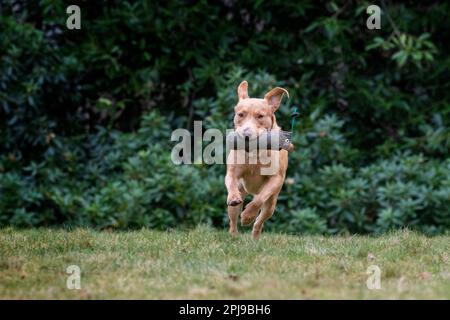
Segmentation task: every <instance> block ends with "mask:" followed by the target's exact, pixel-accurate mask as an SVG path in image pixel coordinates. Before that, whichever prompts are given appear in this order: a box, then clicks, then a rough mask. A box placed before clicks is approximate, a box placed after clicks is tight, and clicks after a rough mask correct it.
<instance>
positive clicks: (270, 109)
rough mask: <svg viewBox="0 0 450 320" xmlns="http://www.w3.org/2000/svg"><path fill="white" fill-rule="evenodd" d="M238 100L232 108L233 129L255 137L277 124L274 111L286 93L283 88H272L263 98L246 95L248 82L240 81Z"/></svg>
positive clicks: (242, 134) (243, 134)
mask: <svg viewBox="0 0 450 320" xmlns="http://www.w3.org/2000/svg"><path fill="white" fill-rule="evenodd" d="M237 93H238V98H239V101H238V103H237V105H236V107H235V108H234V111H235V115H234V129H235V131H236V132H237V133H238V134H239V135H241V136H242V137H248V138H249V139H250V140H253V139H256V138H257V137H258V136H260V135H261V134H262V133H264V132H266V131H268V130H270V129H272V128H274V127H276V126H277V123H276V118H275V111H276V110H277V109H278V107H279V106H280V103H281V99H283V95H284V94H286V95H287V96H288V97H289V93H288V92H287V90H286V89H283V88H279V87H277V88H274V89H272V90H270V91H269V92H267V93H266V95H265V96H264V99H256V98H250V97H249V96H248V83H247V81H245V80H244V81H242V82H241V84H240V85H239V87H238V90H237Z"/></svg>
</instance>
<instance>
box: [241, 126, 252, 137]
mask: <svg viewBox="0 0 450 320" xmlns="http://www.w3.org/2000/svg"><path fill="white" fill-rule="evenodd" d="M242 133H243V134H244V136H246V137H250V136H251V135H252V129H251V128H250V127H247V128H244V130H243V132H242Z"/></svg>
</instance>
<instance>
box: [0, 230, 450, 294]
mask: <svg viewBox="0 0 450 320" xmlns="http://www.w3.org/2000/svg"><path fill="white" fill-rule="evenodd" d="M449 247H450V236H439V237H425V236H423V235H421V234H417V233H414V232H411V231H407V230H405V231H399V232H395V233H391V234H387V235H384V236H380V237H365V236H336V237H323V236H287V235H281V234H271V233H268V232H267V233H263V235H262V236H261V239H260V241H259V242H255V241H253V240H252V239H251V237H250V234H249V233H248V232H244V233H243V234H242V233H241V234H240V235H239V236H238V237H237V238H231V237H230V236H229V235H228V234H227V233H226V232H225V231H216V230H213V229H210V228H208V227H204V226H201V227H198V228H196V229H194V230H192V231H170V232H159V231H152V230H140V231H129V232H106V231H105V232H98V231H93V230H89V229H75V230H72V231H66V230H58V229H30V230H16V229H13V228H6V229H0V298H2V299H9V298H14V299H16V298H18V299H29V298H37V299H80V298H81V299H114V298H123V299H131V298H142V299H183V298H191V299H217V298H220V299H321V298H326V299H336V298H337V299H372V298H375V299H380V298H385V299H396V298H400V299H416V298H420V299H450V268H449V266H450V259H449V255H450V250H449ZM69 265H78V266H79V267H80V268H81V290H69V289H67V287H66V280H67V277H68V276H69V275H68V274H67V273H66V268H67V267H68V266H69ZM370 265H377V266H378V267H379V268H380V269H381V289H380V290H369V289H367V286H366V280H367V278H368V276H369V275H368V274H366V270H367V268H368V266H370Z"/></svg>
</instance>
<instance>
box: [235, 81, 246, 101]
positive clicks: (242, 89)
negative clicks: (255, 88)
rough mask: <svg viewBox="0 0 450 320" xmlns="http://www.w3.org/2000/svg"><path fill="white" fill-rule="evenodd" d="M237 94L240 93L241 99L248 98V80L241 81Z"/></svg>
mask: <svg viewBox="0 0 450 320" xmlns="http://www.w3.org/2000/svg"><path fill="white" fill-rule="evenodd" d="M237 94H238V98H239V100H242V99H247V98H248V82H247V81H245V80H244V81H242V82H241V84H240V85H239V87H238V89H237Z"/></svg>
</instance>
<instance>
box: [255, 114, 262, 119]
mask: <svg viewBox="0 0 450 320" xmlns="http://www.w3.org/2000/svg"><path fill="white" fill-rule="evenodd" d="M256 117H257V118H258V119H262V118H264V115H263V114H258V115H257V116H256Z"/></svg>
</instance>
